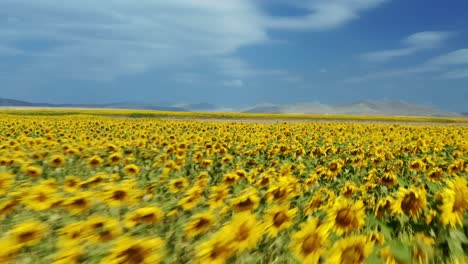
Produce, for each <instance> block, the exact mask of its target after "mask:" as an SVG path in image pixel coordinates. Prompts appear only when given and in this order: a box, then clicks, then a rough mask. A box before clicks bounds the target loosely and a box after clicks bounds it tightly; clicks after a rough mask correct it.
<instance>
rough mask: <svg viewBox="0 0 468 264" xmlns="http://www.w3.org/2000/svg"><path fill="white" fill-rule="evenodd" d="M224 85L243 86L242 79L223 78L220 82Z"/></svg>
mask: <svg viewBox="0 0 468 264" xmlns="http://www.w3.org/2000/svg"><path fill="white" fill-rule="evenodd" d="M222 84H223V85H224V86H228V87H242V86H244V81H242V80H224V81H223V82H222Z"/></svg>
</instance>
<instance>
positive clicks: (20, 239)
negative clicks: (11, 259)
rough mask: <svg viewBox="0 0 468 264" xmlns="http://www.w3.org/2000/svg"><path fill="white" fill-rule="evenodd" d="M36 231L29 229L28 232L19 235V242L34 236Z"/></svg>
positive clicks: (26, 240)
mask: <svg viewBox="0 0 468 264" xmlns="http://www.w3.org/2000/svg"><path fill="white" fill-rule="evenodd" d="M34 235H35V232H34V231H28V232H23V233H21V234H19V235H18V242H19V243H25V242H28V241H30V240H32V239H33V238H34Z"/></svg>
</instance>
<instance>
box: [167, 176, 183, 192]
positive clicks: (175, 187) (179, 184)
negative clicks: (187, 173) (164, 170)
mask: <svg viewBox="0 0 468 264" xmlns="http://www.w3.org/2000/svg"><path fill="white" fill-rule="evenodd" d="M187 186H188V182H187V179H185V178H179V179H174V180H171V181H170V182H169V191H170V192H171V193H179V192H182V191H184V190H185V188H187Z"/></svg>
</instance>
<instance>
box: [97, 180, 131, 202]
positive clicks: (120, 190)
mask: <svg viewBox="0 0 468 264" xmlns="http://www.w3.org/2000/svg"><path fill="white" fill-rule="evenodd" d="M133 194H134V193H133V191H132V188H131V186H128V185H124V184H119V185H115V186H112V187H110V188H108V189H106V190H104V192H103V196H104V197H103V198H104V202H105V203H106V204H107V205H108V206H109V207H121V206H125V205H128V204H129V203H131V202H134V200H133V198H134V195H133Z"/></svg>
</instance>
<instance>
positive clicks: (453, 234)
mask: <svg viewBox="0 0 468 264" xmlns="http://www.w3.org/2000/svg"><path fill="white" fill-rule="evenodd" d="M449 234H450V238H452V239H454V240H456V241H460V242H461V243H463V244H466V243H468V239H467V238H466V236H465V234H464V233H463V232H462V231H460V230H458V229H454V228H451V229H450V230H449Z"/></svg>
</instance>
